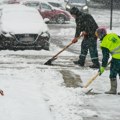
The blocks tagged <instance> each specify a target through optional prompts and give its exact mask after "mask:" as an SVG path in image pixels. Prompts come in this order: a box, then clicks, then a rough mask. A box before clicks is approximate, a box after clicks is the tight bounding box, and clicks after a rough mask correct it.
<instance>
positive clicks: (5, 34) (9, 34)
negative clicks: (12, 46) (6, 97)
mask: <svg viewBox="0 0 120 120" xmlns="http://www.w3.org/2000/svg"><path fill="white" fill-rule="evenodd" d="M2 35H3V36H5V37H13V35H14V34H13V33H11V32H6V31H2Z"/></svg>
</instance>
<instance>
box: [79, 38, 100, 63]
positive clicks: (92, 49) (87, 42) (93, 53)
mask: <svg viewBox="0 0 120 120" xmlns="http://www.w3.org/2000/svg"><path fill="white" fill-rule="evenodd" d="M88 51H89V53H90V57H91V61H92V62H93V64H96V65H99V60H98V51H97V39H96V37H84V39H83V41H82V43H81V53H80V56H79V61H80V64H82V65H84V64H85V59H86V56H87V54H88Z"/></svg>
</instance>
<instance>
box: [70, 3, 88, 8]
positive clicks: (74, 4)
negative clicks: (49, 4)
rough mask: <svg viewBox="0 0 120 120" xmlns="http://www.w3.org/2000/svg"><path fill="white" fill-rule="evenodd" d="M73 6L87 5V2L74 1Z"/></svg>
mask: <svg viewBox="0 0 120 120" xmlns="http://www.w3.org/2000/svg"><path fill="white" fill-rule="evenodd" d="M71 5H72V6H81V7H82V6H85V5H86V4H85V3H72V4H71Z"/></svg>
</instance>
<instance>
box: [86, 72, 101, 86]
mask: <svg viewBox="0 0 120 120" xmlns="http://www.w3.org/2000/svg"><path fill="white" fill-rule="evenodd" d="M98 76H99V72H97V74H95V75H94V76H93V77H92V78H91V79H89V80H88V82H87V83H86V85H84V88H87V87H88V86H89V85H90V84H91V83H92V82H93V81H94V80H95V79H96V78H97V77H98Z"/></svg>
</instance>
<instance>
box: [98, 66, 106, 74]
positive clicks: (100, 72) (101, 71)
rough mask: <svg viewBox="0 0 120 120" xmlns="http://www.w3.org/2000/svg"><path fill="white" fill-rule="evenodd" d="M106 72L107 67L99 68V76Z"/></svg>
mask: <svg viewBox="0 0 120 120" xmlns="http://www.w3.org/2000/svg"><path fill="white" fill-rule="evenodd" d="M104 71H105V67H102V66H101V67H100V68H99V71H98V72H99V75H101V74H102V73H103V72H104Z"/></svg>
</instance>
